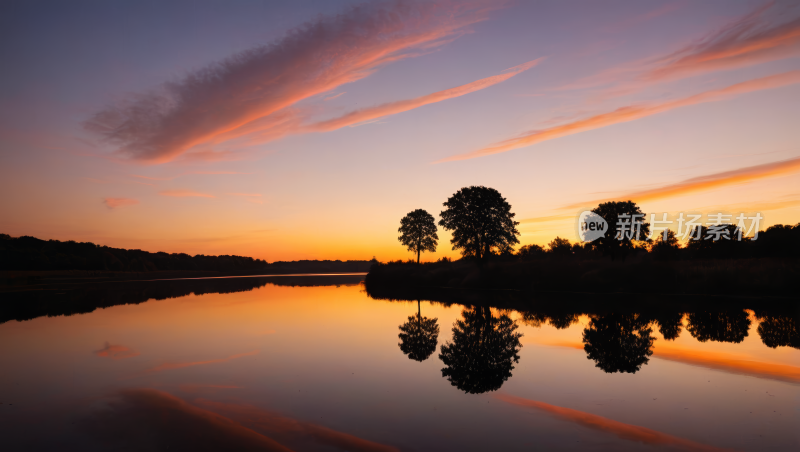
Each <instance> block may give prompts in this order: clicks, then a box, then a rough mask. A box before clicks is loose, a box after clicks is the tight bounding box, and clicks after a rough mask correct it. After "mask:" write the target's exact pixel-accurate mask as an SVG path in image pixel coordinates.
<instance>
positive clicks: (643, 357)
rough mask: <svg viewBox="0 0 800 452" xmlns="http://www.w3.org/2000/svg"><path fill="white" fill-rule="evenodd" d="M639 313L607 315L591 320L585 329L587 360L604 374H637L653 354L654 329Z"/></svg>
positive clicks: (584, 340)
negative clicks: (592, 361)
mask: <svg viewBox="0 0 800 452" xmlns="http://www.w3.org/2000/svg"><path fill="white" fill-rule="evenodd" d="M649 325H650V322H649V321H648V320H646V319H645V318H644V317H643V316H641V315H639V314H617V313H614V314H608V315H602V316H597V317H594V318H592V320H591V321H590V322H589V325H587V326H586V329H585V330H583V343H584V346H583V349H584V350H586V355H587V358H588V359H592V360H594V361H595V362H596V363H597V364H596V367H599V368H600V369H603V370H604V371H605V372H608V373H613V372H629V373H636V372H637V371H638V370H639V369H641V367H642V365H644V364H647V362H648V361H649V358H648V357H649V356H651V355H652V354H653V350H651V348H652V347H653V336H652V332H653V330H651V329H650V326H649Z"/></svg>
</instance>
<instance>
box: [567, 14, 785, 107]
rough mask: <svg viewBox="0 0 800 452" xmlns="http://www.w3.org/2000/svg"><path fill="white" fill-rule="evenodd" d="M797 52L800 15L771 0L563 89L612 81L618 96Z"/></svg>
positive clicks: (607, 93)
mask: <svg viewBox="0 0 800 452" xmlns="http://www.w3.org/2000/svg"><path fill="white" fill-rule="evenodd" d="M791 16H794V17H791ZM786 17H789V19H786ZM797 55H800V17H797V14H796V13H794V12H792V11H781V10H779V8H778V7H776V4H775V3H774V2H769V3H767V4H765V5H763V6H761V7H759V8H757V9H756V10H754V11H753V12H751V13H749V14H747V15H745V16H743V17H741V18H739V19H737V20H735V21H733V22H731V23H730V24H728V25H726V26H724V27H722V28H721V29H719V30H715V31H714V32H712V33H709V34H708V35H706V36H704V37H702V38H699V39H696V40H695V41H694V42H692V43H690V44H688V45H685V46H683V47H681V48H680V49H678V50H676V51H674V52H671V53H669V54H666V55H661V56H658V57H655V58H647V59H643V60H639V61H634V62H630V63H627V64H623V65H620V66H617V67H612V68H610V69H607V70H605V71H603V72H601V73H599V74H593V75H591V76H589V77H585V78H582V79H580V80H577V81H575V82H572V83H569V84H567V85H564V86H562V87H560V88H559V89H583V88H591V87H599V86H604V85H612V86H613V88H609V89H607V90H605V92H604V94H603V95H604V96H605V97H613V96H616V95H622V94H628V93H631V92H634V91H637V90H639V89H641V88H643V87H645V86H647V85H650V84H652V83H656V82H661V81H666V80H675V79H680V78H684V77H690V76H694V75H698V74H703V73H708V72H715V71H721V70H729V69H736V68H741V67H746V66H752V65H755V64H760V63H765V62H768V61H774V60H780V59H784V58H789V57H794V56H797Z"/></svg>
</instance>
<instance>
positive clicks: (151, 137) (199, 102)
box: [85, 0, 495, 163]
mask: <svg viewBox="0 0 800 452" xmlns="http://www.w3.org/2000/svg"><path fill="white" fill-rule="evenodd" d="M494 7H495V6H493V4H491V3H486V4H481V3H480V2H469V3H467V2H444V3H432V2H421V1H411V0H409V1H394V2H381V3H369V4H366V5H361V6H355V7H351V8H350V9H348V10H347V11H346V12H344V13H341V14H338V15H336V16H330V17H322V18H320V19H319V20H317V21H316V22H313V23H308V24H306V25H304V26H302V27H299V28H297V29H295V30H294V31H292V32H291V33H289V34H287V35H286V36H285V37H284V38H282V39H281V40H279V41H278V42H275V43H273V44H270V45H264V46H260V47H255V48H252V49H249V50H246V51H243V52H240V53H238V54H235V55H233V56H231V57H229V58H226V59H225V60H223V61H220V62H217V63H214V64H211V65H209V66H207V67H205V68H202V69H200V70H196V71H194V72H192V73H190V74H188V75H186V76H185V77H184V78H182V79H181V80H178V81H175V82H169V83H165V84H164V85H163V86H162V87H161V88H160V89H158V90H156V91H151V92H147V93H142V94H138V95H135V96H132V97H131V98H130V99H129V100H128V101H127V102H124V103H122V104H118V105H113V106H110V107H108V108H106V109H104V110H101V111H99V112H97V113H95V114H94V115H93V116H92V117H91V118H90V119H89V120H87V121H86V123H85V127H86V129H87V130H89V131H90V132H93V133H95V134H97V135H98V136H99V137H101V138H102V139H103V140H105V141H107V142H109V143H112V144H115V145H118V146H119V148H118V152H119V153H121V154H122V155H124V156H127V157H129V158H132V159H135V160H140V161H145V162H150V163H162V162H167V161H170V160H173V159H175V158H176V157H178V156H180V155H182V154H184V153H186V152H187V151H189V150H191V149H192V148H194V147H196V146H199V145H203V144H206V143H210V142H214V141H215V140H218V139H219V137H220V136H223V135H224V136H225V137H226V138H227V139H230V138H236V137H239V136H243V135H245V134H249V133H254V132H256V131H259V130H262V129H263V128H269V127H271V125H270V124H269V122H270V121H267V124H265V125H260V126H258V127H254V125H257V124H258V123H259V122H260V121H263V120H264V119H265V118H269V117H270V116H271V115H273V114H275V113H277V112H279V111H281V110H283V109H285V108H287V107H290V106H292V105H293V104H295V103H297V102H299V101H301V100H303V99H307V98H309V97H312V96H315V95H318V94H322V93H325V92H328V91H331V90H333V89H336V88H337V87H339V86H341V85H344V84H347V83H352V82H355V81H357V80H360V79H363V78H364V77H367V76H368V75H370V74H372V73H373V72H375V71H376V70H377V69H378V68H380V67H381V66H384V65H386V64H389V63H392V62H395V61H398V60H402V59H405V58H410V57H413V56H416V55H419V54H421V53H425V52H429V51H431V50H432V49H434V48H436V47H438V46H441V45H443V44H445V43H447V42H450V41H452V40H453V39H455V38H457V37H458V36H460V35H461V34H463V33H465V32H466V31H467V30H466V28H465V27H467V26H469V25H471V24H474V23H476V22H479V21H481V20H484V19H485V18H486V15H487V12H488V11H489V10H490V9H492V8H494ZM254 129H255V130H254Z"/></svg>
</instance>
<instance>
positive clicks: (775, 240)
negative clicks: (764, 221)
mask: <svg viewBox="0 0 800 452" xmlns="http://www.w3.org/2000/svg"><path fill="white" fill-rule="evenodd" d="M753 243H754V245H755V247H756V250H757V255H758V256H760V257H794V258H797V257H800V223H798V224H796V225H794V226H790V225H784V224H776V225H773V226H770V227H768V228H767V230H766V231H761V232H759V233H758V239H757V240H755V241H754V242H753Z"/></svg>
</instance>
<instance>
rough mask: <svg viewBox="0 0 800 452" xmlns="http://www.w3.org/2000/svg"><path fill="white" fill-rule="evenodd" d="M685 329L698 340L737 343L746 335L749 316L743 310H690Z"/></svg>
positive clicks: (748, 326)
mask: <svg viewBox="0 0 800 452" xmlns="http://www.w3.org/2000/svg"><path fill="white" fill-rule="evenodd" d="M686 329H687V330H689V333H691V335H692V336H693V337H694V338H695V339H697V340H698V341H700V342H706V341H709V340H710V341H715V342H734V343H739V342H742V341H743V340H744V338H746V337H747V332H748V330H749V329H750V317H748V315H747V313H746V312H745V311H720V312H705V311H702V312H692V313H690V314H689V316H688V325H687V326H686Z"/></svg>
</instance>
